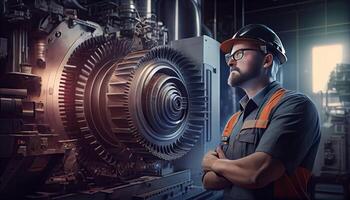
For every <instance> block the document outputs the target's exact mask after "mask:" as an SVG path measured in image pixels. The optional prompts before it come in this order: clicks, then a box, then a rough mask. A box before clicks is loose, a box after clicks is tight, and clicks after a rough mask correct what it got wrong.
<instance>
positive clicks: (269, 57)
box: [264, 53, 273, 69]
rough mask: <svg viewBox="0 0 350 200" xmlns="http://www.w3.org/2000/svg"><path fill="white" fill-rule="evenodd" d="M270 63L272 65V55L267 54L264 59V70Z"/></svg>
mask: <svg viewBox="0 0 350 200" xmlns="http://www.w3.org/2000/svg"><path fill="white" fill-rule="evenodd" d="M272 63H273V55H272V54H271V53H268V54H267V55H266V56H265V59H264V68H265V69H266V68H268V67H271V66H272Z"/></svg>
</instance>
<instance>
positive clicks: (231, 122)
mask: <svg viewBox="0 0 350 200" xmlns="http://www.w3.org/2000/svg"><path fill="white" fill-rule="evenodd" d="M240 115H241V111H238V112H236V113H235V114H233V115H232V116H231V118H230V119H229V120H228V122H227V123H226V125H225V128H224V132H223V134H222V137H221V142H223V143H227V142H228V138H229V137H230V135H231V132H232V129H233V127H234V126H235V125H236V123H237V120H238V117H239V116H240Z"/></svg>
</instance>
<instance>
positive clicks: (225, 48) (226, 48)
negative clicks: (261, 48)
mask: <svg viewBox="0 0 350 200" xmlns="http://www.w3.org/2000/svg"><path fill="white" fill-rule="evenodd" d="M240 41H249V42H253V43H260V41H259V40H255V39H250V38H231V39H228V40H225V41H223V42H222V43H221V45H220V50H221V51H222V52H223V53H225V54H226V53H230V52H231V50H232V47H233V45H235V44H236V43H237V42H240Z"/></svg>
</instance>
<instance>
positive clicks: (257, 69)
mask: <svg viewBox="0 0 350 200" xmlns="http://www.w3.org/2000/svg"><path fill="white" fill-rule="evenodd" d="M252 64H253V65H252V68H250V70H248V71H247V72H245V73H242V72H241V71H240V69H239V68H237V67H235V66H234V67H231V68H230V75H229V77H228V79H227V84H228V85H229V86H231V87H239V86H242V85H243V84H246V83H247V82H248V81H250V80H252V79H254V78H256V77H258V76H259V75H260V73H261V64H260V63H258V62H255V63H252Z"/></svg>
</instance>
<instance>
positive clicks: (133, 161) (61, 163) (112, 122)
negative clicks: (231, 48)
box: [0, 0, 220, 199]
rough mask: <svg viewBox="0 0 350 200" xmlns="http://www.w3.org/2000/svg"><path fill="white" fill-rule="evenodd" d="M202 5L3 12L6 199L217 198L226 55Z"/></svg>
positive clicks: (0, 116) (15, 3) (110, 0)
mask: <svg viewBox="0 0 350 200" xmlns="http://www.w3.org/2000/svg"><path fill="white" fill-rule="evenodd" d="M199 3H200V2H198V1H193V0H177V1H165V0H164V1H163V0H158V1H152V0H128V1H125V0H103V1H92V0H91V1H90V0H34V1H29V0H28V1H27V0H4V1H2V3H1V13H0V14H1V17H0V21H1V30H0V42H1V43H0V137H1V138H0V149H1V150H0V196H1V197H2V198H5V199H14V198H26V199H76V198H79V199H84V198H87V199H91V198H94V199H190V198H191V199H196V198H197V199H199V198H206V199H210V198H214V197H215V195H216V194H215V193H213V192H209V191H205V190H204V189H203V188H202V186H201V176H202V172H201V159H202V157H203V155H204V154H205V153H206V152H207V151H208V150H209V149H213V148H214V147H215V146H216V145H217V144H218V143H219V138H220V127H219V124H220V115H219V112H220V106H219V96H220V82H219V78H220V68H219V65H220V59H219V43H218V42H217V41H215V40H213V39H212V38H210V37H208V36H205V35H202V34H201V21H200V12H199Z"/></svg>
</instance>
